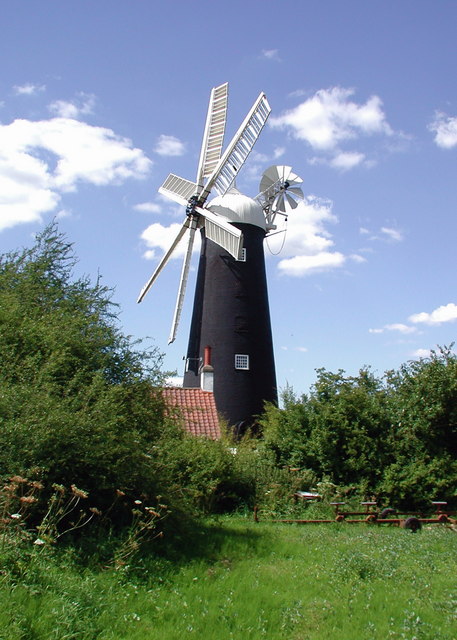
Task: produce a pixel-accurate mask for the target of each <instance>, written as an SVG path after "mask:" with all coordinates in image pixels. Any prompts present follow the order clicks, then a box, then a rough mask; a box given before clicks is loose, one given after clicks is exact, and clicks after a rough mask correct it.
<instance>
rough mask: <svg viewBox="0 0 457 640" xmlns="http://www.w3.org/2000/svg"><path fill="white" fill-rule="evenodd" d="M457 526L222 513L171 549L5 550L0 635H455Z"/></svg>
mask: <svg viewBox="0 0 457 640" xmlns="http://www.w3.org/2000/svg"><path fill="white" fill-rule="evenodd" d="M456 552H457V536H456V534H455V532H454V531H452V530H450V529H448V528H445V527H434V528H425V529H423V530H422V531H421V532H419V533H416V534H412V533H410V532H408V531H404V530H400V529H396V528H383V527H373V528H371V527H367V526H365V525H361V526H353V527H352V526H351V527H348V526H345V525H326V526H321V525H318V526H312V525H310V526H302V527H300V526H293V525H292V526H288V525H274V524H269V523H266V522H265V523H264V522H261V523H258V524H257V525H256V524H254V523H251V522H248V521H246V520H243V519H242V518H224V519H221V520H219V521H217V522H216V521H212V522H209V523H207V526H206V527H204V528H203V529H202V530H201V531H200V532H199V533H198V534H196V535H195V536H193V535H192V536H190V535H189V536H188V537H185V538H184V539H183V540H182V543H181V551H179V552H178V553H176V552H175V555H174V557H173V558H170V557H162V558H157V557H154V556H152V555H147V556H145V555H143V556H142V557H139V558H137V559H136V560H135V562H134V563H133V562H132V564H131V565H130V566H125V567H123V568H121V569H117V570H116V569H114V568H111V569H110V568H108V569H106V568H102V567H99V566H97V565H93V566H91V567H88V566H85V567H83V566H82V564H81V561H80V559H78V558H77V557H76V556H75V554H74V552H70V551H66V552H56V551H53V552H52V553H50V552H49V551H47V550H46V549H32V550H31V551H27V552H26V551H23V550H19V549H18V550H13V549H12V548H11V547H8V549H7V550H5V549H4V550H3V552H2V556H3V557H2V560H3V561H2V572H1V577H0V602H1V604H0V608H1V611H0V638H1V639H2V640H3V639H4V640H16V639H17V640H19V639H21V640H28V639H34V640H41V639H43V640H44V639H46V640H50V639H58V640H62V639H64V638H65V639H67V638H74V639H76V638H78V639H84V640H89V639H93V638H94V639H95V638H99V639H103V640H118V639H119V640H120V639H127V638H128V639H129V640H130V639H138V640H140V639H141V640H149V639H150V640H155V639H157V640H159V639H160V640H167V639H170V640H171V639H176V640H177V639H178V638H179V639H181V638H186V637H189V638H192V637H195V638H197V637H199V638H204V639H205V640H213V639H214V640H216V639H217V640H224V639H226V638H227V639H228V638H236V639H239V638H243V639H244V638H246V639H257V638H269V639H270V640H275V639H276V638H278V639H279V638H292V639H295V640H314V639H316V640H317V639H319V640H324V639H326V638H328V639H331V640H346V639H347V640H359V639H360V640H370V639H378V638H379V639H381V638H383V639H385V638H393V639H398V640H400V639H402V640H403V639H408V640H413V639H416V640H455V638H456V637H457V581H456V579H455V576H456V573H457V572H456V569H457V566H456V565H457V553H456Z"/></svg>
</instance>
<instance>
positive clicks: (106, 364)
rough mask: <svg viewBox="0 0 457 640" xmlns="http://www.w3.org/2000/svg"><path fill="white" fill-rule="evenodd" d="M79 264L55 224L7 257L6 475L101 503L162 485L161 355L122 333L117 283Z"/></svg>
mask: <svg viewBox="0 0 457 640" xmlns="http://www.w3.org/2000/svg"><path fill="white" fill-rule="evenodd" d="M74 266H75V257H74V254H73V251H72V247H71V244H69V243H68V242H67V241H66V240H65V238H64V237H63V236H62V235H61V234H60V233H59V232H58V230H57V228H56V226H55V225H50V226H49V227H47V228H46V229H45V230H44V232H43V233H41V235H39V236H38V237H37V239H36V242H35V244H34V246H33V247H32V248H31V249H25V250H22V251H17V252H14V253H10V254H7V255H4V256H2V257H1V259H0V328H1V331H0V359H1V362H2V366H1V368H0V474H1V475H2V476H3V477H6V476H8V474H17V473H20V474H26V475H30V474H32V475H33V474H35V476H37V477H39V478H40V479H44V480H45V481H46V482H48V483H49V484H51V483H59V484H63V485H66V486H69V485H70V484H71V483H75V484H76V485H77V486H81V487H83V488H84V489H86V490H88V491H89V492H90V494H91V495H92V497H93V498H95V499H96V498H97V497H98V499H99V500H101V501H102V502H103V496H104V495H105V494H110V497H109V499H111V495H112V493H113V491H114V490H115V489H116V488H119V489H122V488H128V489H129V490H130V491H132V492H138V493H141V492H143V493H144V492H146V493H154V491H155V485H156V484H157V483H159V479H158V473H157V469H154V465H153V464H152V462H151V458H150V457H148V452H149V451H150V448H151V446H152V445H153V444H154V443H155V442H156V441H158V440H159V439H160V438H162V437H163V433H164V430H166V428H165V424H166V420H165V418H164V405H163V402H162V399H161V396H160V393H158V392H154V391H153V389H154V388H157V387H158V386H159V385H160V383H161V379H162V378H161V373H160V365H161V356H160V354H159V353H158V352H157V350H156V349H152V350H149V351H148V350H140V349H139V348H138V345H135V344H133V343H132V342H131V340H130V339H129V338H128V337H125V336H124V335H123V334H122V333H121V331H120V330H119V328H118V325H117V316H116V307H115V305H114V304H113V303H112V301H111V291H110V290H109V289H108V288H107V287H105V286H104V285H102V284H101V282H100V281H97V282H96V283H95V284H92V283H91V282H90V281H89V279H88V278H74V275H73V271H74ZM106 499H108V497H107V498H106Z"/></svg>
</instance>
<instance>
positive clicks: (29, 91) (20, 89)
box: [13, 82, 46, 96]
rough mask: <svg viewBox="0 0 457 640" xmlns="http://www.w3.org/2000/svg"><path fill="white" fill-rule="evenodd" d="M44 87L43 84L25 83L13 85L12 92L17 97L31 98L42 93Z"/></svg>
mask: <svg viewBox="0 0 457 640" xmlns="http://www.w3.org/2000/svg"><path fill="white" fill-rule="evenodd" d="M45 89H46V86H45V85H44V84H41V85H38V84H32V83H31V82H27V83H26V84H21V85H17V84H16V85H14V87H13V91H14V93H15V94H16V95H17V96H33V95H35V94H36V93H40V92H41V91H44V90H45Z"/></svg>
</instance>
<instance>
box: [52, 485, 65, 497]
mask: <svg viewBox="0 0 457 640" xmlns="http://www.w3.org/2000/svg"><path fill="white" fill-rule="evenodd" d="M52 488H53V489H54V491H57V493H61V494H62V495H63V494H64V493H65V487H64V486H63V484H56V483H54V484H53V485H52Z"/></svg>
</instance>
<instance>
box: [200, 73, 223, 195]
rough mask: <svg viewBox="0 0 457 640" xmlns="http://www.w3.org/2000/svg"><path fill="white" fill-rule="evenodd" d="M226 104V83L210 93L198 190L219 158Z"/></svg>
mask: <svg viewBox="0 0 457 640" xmlns="http://www.w3.org/2000/svg"><path fill="white" fill-rule="evenodd" d="M227 103H228V82H226V83H225V84H221V85H220V86H219V87H215V88H214V89H213V90H212V91H211V96H210V99H209V105H208V115H207V117H206V125H205V132H204V134H203V143H202V149H201V153H200V161H199V163H198V170H197V184H198V186H199V189H200V190H201V189H202V188H203V184H204V180H205V179H206V178H208V177H209V176H210V175H211V174H212V172H213V171H214V169H215V168H216V165H217V163H218V162H219V158H220V157H221V151H222V145H223V143H224V133H225V123H226V120H227Z"/></svg>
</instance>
